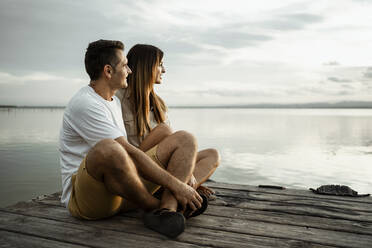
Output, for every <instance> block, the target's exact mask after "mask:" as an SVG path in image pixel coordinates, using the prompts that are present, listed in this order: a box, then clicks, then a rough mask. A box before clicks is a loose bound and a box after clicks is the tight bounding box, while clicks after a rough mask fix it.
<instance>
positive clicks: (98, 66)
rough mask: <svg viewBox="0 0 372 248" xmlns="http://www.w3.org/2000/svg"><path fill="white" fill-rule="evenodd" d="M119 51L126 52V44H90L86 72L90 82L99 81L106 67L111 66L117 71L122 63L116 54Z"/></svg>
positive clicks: (86, 56)
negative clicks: (118, 65) (117, 67)
mask: <svg viewBox="0 0 372 248" xmlns="http://www.w3.org/2000/svg"><path fill="white" fill-rule="evenodd" d="M117 49H120V50H124V44H123V43H122V42H121V41H117V40H97V41H94V42H91V43H89V46H88V48H87V51H86V53H85V70H86V71H87V73H88V75H89V77H90V80H97V79H98V78H99V77H100V74H101V72H102V71H103V67H104V66H105V65H111V66H112V67H113V70H115V67H116V65H117V64H118V63H119V62H120V61H119V58H118V56H117V53H116V51H117Z"/></svg>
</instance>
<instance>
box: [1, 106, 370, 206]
mask: <svg viewBox="0 0 372 248" xmlns="http://www.w3.org/2000/svg"><path fill="white" fill-rule="evenodd" d="M63 111H64V110H63V109H0V127H1V128H0V207H4V206H7V205H10V204H13V203H16V202H18V201H21V200H29V199H31V198H33V197H35V196H38V195H41V194H47V193H54V192H56V191H59V190H61V179H60V171H59V170H60V167H59V161H58V146H57V144H58V134H59V128H60V125H61V120H62V115H63ZM169 115H170V118H171V125H172V127H173V129H174V130H179V129H184V130H188V131H190V132H192V133H193V134H194V135H195V136H196V137H197V139H198V142H199V148H200V149H205V148H209V147H214V148H217V149H218V150H219V151H220V153H221V157H222V160H221V165H220V167H219V168H218V170H217V171H216V173H215V174H214V175H213V177H212V179H214V180H217V181H221V182H230V183H241V184H250V185H258V184H275V185H283V186H287V187H292V188H309V187H318V186H320V185H322V184H330V183H333V184H346V185H349V186H351V187H353V188H354V189H355V190H357V191H359V192H361V193H372V110H369V109H171V110H170V114H169Z"/></svg>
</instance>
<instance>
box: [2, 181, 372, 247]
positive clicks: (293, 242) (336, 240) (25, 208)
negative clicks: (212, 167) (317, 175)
mask: <svg viewBox="0 0 372 248" xmlns="http://www.w3.org/2000/svg"><path fill="white" fill-rule="evenodd" d="M208 185H209V186H210V187H212V188H213V189H214V190H215V191H216V195H217V199H216V200H215V201H212V202H210V205H209V207H208V210H207V211H206V212H205V214H203V215H201V216H198V217H196V218H192V219H190V220H188V221H187V227H186V230H185V232H184V233H183V234H181V235H180V236H179V237H178V238H177V239H174V240H171V239H168V238H166V237H165V236H162V235H160V234H157V233H155V232H153V231H151V230H148V229H146V228H145V227H144V225H143V223H142V220H141V213H140V212H139V211H133V212H129V213H126V214H122V215H118V216H115V217H113V218H110V219H106V220H100V221H82V220H78V219H75V218H73V217H71V216H70V215H69V213H68V211H67V210H66V208H64V207H63V206H61V204H60V202H59V197H60V194H59V193H55V194H52V195H46V196H42V197H38V198H37V199H33V200H31V201H29V202H20V203H18V204H16V205H13V206H10V207H7V208H2V209H0V247H201V246H203V247H322V248H326V247H372V197H364V198H353V197H336V196H324V195H317V194H314V193H312V192H310V191H306V190H293V189H286V190H276V189H262V188H258V187H255V186H244V185H234V184H224V183H208Z"/></svg>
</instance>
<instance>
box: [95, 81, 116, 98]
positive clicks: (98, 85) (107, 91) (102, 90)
mask: <svg viewBox="0 0 372 248" xmlns="http://www.w3.org/2000/svg"><path fill="white" fill-rule="evenodd" d="M89 86H90V87H92V88H93V90H94V91H95V92H96V93H97V94H98V95H100V96H101V97H102V98H103V99H105V100H106V101H112V96H113V95H114V94H115V91H116V90H114V89H111V88H110V87H109V85H108V84H107V83H106V82H103V81H101V80H96V81H90V84H89Z"/></svg>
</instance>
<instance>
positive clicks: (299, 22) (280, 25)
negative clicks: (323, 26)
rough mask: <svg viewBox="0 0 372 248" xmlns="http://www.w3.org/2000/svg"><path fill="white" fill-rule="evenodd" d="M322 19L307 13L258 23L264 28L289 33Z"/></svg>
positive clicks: (277, 17) (278, 17)
mask: <svg viewBox="0 0 372 248" xmlns="http://www.w3.org/2000/svg"><path fill="white" fill-rule="evenodd" d="M323 20H324V18H323V17H322V16H320V15H313V14H307V13H299V14H291V15H279V16H276V17H274V18H273V19H271V20H268V21H264V22H261V23H258V24H259V25H260V26H262V27H264V28H269V29H274V30H282V31H290V30H300V29H304V28H305V27H306V26H307V25H309V24H313V23H319V22H321V21H323Z"/></svg>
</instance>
